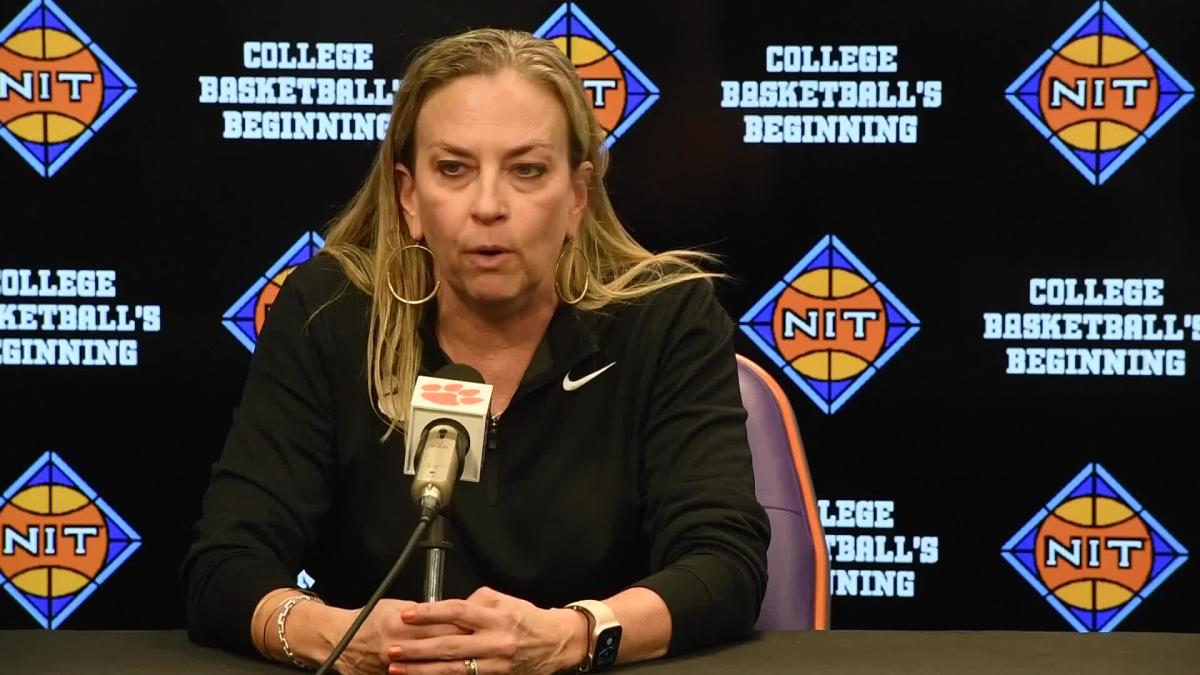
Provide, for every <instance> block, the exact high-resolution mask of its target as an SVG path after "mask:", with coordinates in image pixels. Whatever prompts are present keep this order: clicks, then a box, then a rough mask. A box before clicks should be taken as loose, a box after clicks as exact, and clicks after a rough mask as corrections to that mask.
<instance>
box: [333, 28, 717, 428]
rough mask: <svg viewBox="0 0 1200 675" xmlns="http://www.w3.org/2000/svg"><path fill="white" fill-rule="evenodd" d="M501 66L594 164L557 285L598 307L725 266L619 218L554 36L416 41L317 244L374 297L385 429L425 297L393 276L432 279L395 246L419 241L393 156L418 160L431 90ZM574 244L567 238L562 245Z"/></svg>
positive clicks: (371, 347) (423, 261) (410, 281)
mask: <svg viewBox="0 0 1200 675" xmlns="http://www.w3.org/2000/svg"><path fill="white" fill-rule="evenodd" d="M505 68H510V69H512V70H514V71H516V72H517V73H519V74H520V75H522V76H524V77H526V78H528V79H529V80H530V81H531V82H534V83H536V84H539V85H541V86H544V87H546V88H547V89H548V90H549V91H551V92H553V93H554V94H555V95H557V96H558V97H559V98H560V99H561V100H562V103H563V106H564V108H565V109H566V113H567V124H568V132H569V136H570V138H569V146H568V147H569V160H570V163H571V167H572V169H575V168H578V167H579V165H580V164H581V163H582V162H583V161H589V162H591V163H592V165H593V167H594V170H593V173H592V175H591V179H590V182H589V185H588V204H587V209H586V211H585V213H584V216H583V219H582V222H581V223H580V227H579V234H578V236H577V237H576V238H575V240H574V241H573V243H574V245H575V246H578V247H579V248H580V250H581V252H582V253H583V254H584V255H573V254H567V255H560V258H559V260H560V264H559V266H558V269H557V271H556V274H557V277H556V285H557V287H558V289H559V292H560V294H561V296H562V297H564V298H570V299H572V300H574V299H575V298H577V297H580V296H581V295H582V297H581V299H580V300H579V301H578V303H577V304H576V305H575V306H576V307H577V308H579V309H581V310H599V309H602V308H604V307H606V306H608V305H610V304H613V303H619V302H627V301H630V300H634V299H637V298H641V297H643V296H646V295H648V294H651V293H654V292H655V291H658V290H660V289H662V288H665V287H667V286H670V285H673V284H678V283H681V282H684V281H688V280H692V279H698V278H711V277H718V276H723V275H721V274H717V273H714V272H709V271H706V270H705V269H703V268H702V265H707V264H709V263H714V262H715V261H716V258H715V256H713V255H711V254H708V253H704V252H700V251H692V250H673V251H666V252H663V253H657V254H655V253H651V252H650V251H648V250H646V249H645V248H644V247H643V246H641V245H640V244H638V243H637V242H636V241H634V239H633V237H631V236H630V234H629V232H627V231H626V230H625V228H624V227H623V226H622V225H621V222H620V221H619V220H617V215H616V213H614V212H613V207H612V204H611V203H610V202H609V199H608V193H607V191H606V190H605V188H604V176H605V173H606V172H607V170H608V153H607V152H606V151H604V138H605V134H604V131H603V129H601V128H600V125H599V123H598V122H597V120H596V117H595V115H594V114H593V112H592V108H591V106H590V105H589V103H588V99H587V95H586V93H585V92H584V89H583V86H582V83H581V82H580V80H579V76H578V75H577V74H576V72H575V68H574V67H573V66H572V65H571V62H570V61H569V60H568V59H567V57H566V55H565V54H563V52H562V51H561V50H560V49H559V48H558V47H557V46H555V44H554V43H553V42H551V41H548V40H542V39H540V38H535V37H534V36H532V35H530V34H529V33H526V32H520V31H512V30H497V29H479V30H472V31H469V32H465V33H461V34H458V35H454V36H450V37H446V38H442V39H439V40H436V41H434V42H432V43H430V44H428V45H426V46H425V47H423V48H421V49H420V50H418V51H417V52H416V54H415V55H414V57H413V59H412V61H411V62H410V64H409V66H408V68H407V70H406V72H405V73H404V80H403V82H402V84H401V85H400V89H399V91H398V92H397V93H396V100H395V104H394V106H393V108H392V114H391V121H390V123H389V124H388V131H387V137H386V138H385V139H384V140H383V142H382V143H381V144H380V146H379V151H378V153H377V154H376V156H375V160H374V163H373V164H372V166H371V171H370V174H369V175H368V176H367V178H366V181H365V182H364V183H363V185H362V187H360V188H359V190H358V192H357V193H356V194H355V196H354V198H353V199H352V200H351V201H350V203H349V204H348V205H347V206H346V208H345V209H344V210H343V211H342V213H340V214H339V215H338V216H337V217H336V218H335V219H334V220H333V222H332V223H331V225H330V229H329V231H328V233H327V236H326V238H325V247H324V249H322V252H323V253H327V254H329V255H332V256H333V257H334V258H336V259H337V261H338V262H339V263H340V265H341V267H342V268H343V270H344V271H345V274H346V276H347V277H348V278H349V280H350V282H351V283H352V284H354V285H355V286H356V287H357V288H359V289H360V290H361V291H363V292H364V293H366V294H367V295H369V296H370V297H371V312H370V314H371V315H370V331H369V334H368V344H367V368H366V376H367V386H368V388H369V390H370V393H371V395H372V396H371V400H373V401H375V402H376V408H377V410H378V412H379V413H380V414H381V415H382V416H383V418H384V420H385V421H386V422H387V423H388V430H387V434H390V433H391V432H392V431H393V430H395V429H401V430H403V429H404V428H405V427H406V426H407V421H408V420H407V418H408V408H409V404H410V401H411V396H412V388H413V385H414V383H415V382H416V378H417V375H418V372H419V370H420V366H421V351H422V348H423V345H422V344H421V337H420V334H419V332H418V330H417V328H418V326H419V325H420V322H421V318H422V307H421V306H420V305H409V304H405V303H401V302H399V301H397V299H396V298H395V297H393V295H392V292H391V290H390V289H389V283H390V288H391V289H394V290H395V292H396V293H397V294H399V295H400V296H401V297H404V298H414V299H415V298H421V297H424V296H425V295H426V294H428V293H429V292H430V289H432V288H433V283H434V279H433V268H432V265H431V264H430V262H431V261H429V260H428V258H427V256H423V255H412V256H409V255H400V254H399V251H400V250H401V249H402V248H403V247H405V246H408V245H411V244H416V243H418V242H417V241H415V240H413V239H412V237H411V236H410V235H409V234H408V228H407V226H406V225H405V222H404V215H403V213H402V212H401V210H400V208H399V204H398V202H397V194H396V183H395V173H394V172H395V164H396V162H397V161H399V162H402V163H403V164H404V165H405V166H406V167H408V168H409V170H410V171H411V170H412V169H413V168H414V164H413V160H414V152H415V150H414V147H413V141H414V135H415V133H416V122H417V114H418V113H419V112H420V110H421V106H422V105H423V104H424V102H425V100H426V99H427V98H428V97H429V96H430V94H431V93H433V92H434V91H436V90H437V89H438V88H439V87H442V86H444V85H446V84H447V83H448V82H450V81H452V80H454V79H455V78H458V77H463V76H466V75H488V74H493V73H496V72H498V71H500V70H501V69H505ZM569 245H570V242H568V243H564V247H565V246H569ZM564 250H565V248H564ZM410 258H411V260H410ZM585 261H586V262H585ZM585 287H586V292H585V290H584V289H585ZM387 434H385V437H386V435H387Z"/></svg>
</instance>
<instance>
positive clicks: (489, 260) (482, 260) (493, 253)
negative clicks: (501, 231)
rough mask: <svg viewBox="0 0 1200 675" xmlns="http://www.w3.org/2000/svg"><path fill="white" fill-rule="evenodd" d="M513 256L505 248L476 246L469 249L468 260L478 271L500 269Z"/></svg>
mask: <svg viewBox="0 0 1200 675" xmlns="http://www.w3.org/2000/svg"><path fill="white" fill-rule="evenodd" d="M511 254H512V251H511V250H510V249H507V248H504V247H503V246H476V247H474V248H470V249H467V259H468V260H470V261H471V265H472V266H474V267H476V268H478V269H485V270H486V269H499V268H500V267H501V266H503V265H504V264H505V263H504V261H505V260H507V259H508V257H509V256H510V255H511Z"/></svg>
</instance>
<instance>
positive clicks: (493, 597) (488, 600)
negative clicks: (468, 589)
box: [467, 586, 508, 607]
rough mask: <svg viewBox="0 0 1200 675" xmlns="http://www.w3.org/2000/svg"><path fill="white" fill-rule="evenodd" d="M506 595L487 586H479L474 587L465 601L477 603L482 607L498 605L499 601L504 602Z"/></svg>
mask: <svg viewBox="0 0 1200 675" xmlns="http://www.w3.org/2000/svg"><path fill="white" fill-rule="evenodd" d="M507 597H508V596H506V595H504V594H503V593H501V592H499V591H496V590H493V589H491V588H488V587H487V586H480V587H479V588H477V589H475V592H474V593H472V594H471V597H469V598H467V601H468V602H475V603H478V604H480V605H483V606H484V607H497V606H499V605H500V603H502V602H504V600H505V599H506V598H507Z"/></svg>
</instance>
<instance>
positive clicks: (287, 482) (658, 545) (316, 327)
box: [181, 254, 770, 654]
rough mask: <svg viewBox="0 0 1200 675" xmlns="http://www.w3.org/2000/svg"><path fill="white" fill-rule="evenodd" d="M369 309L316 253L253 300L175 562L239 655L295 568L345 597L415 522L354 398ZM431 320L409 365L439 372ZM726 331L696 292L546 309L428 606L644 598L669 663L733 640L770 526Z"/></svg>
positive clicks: (377, 576) (420, 565) (751, 612)
mask: <svg viewBox="0 0 1200 675" xmlns="http://www.w3.org/2000/svg"><path fill="white" fill-rule="evenodd" d="M429 307H432V303H431V305H429ZM318 309H319V311H318ZM369 309H370V298H369V297H368V296H366V295H365V294H363V293H362V292H360V291H359V290H357V289H356V288H355V287H354V286H353V285H351V284H349V283H348V281H347V279H346V276H345V275H344V273H343V272H342V270H341V268H340V266H339V265H338V263H337V262H336V261H335V260H333V259H332V258H330V257H329V256H328V255H324V254H322V255H318V256H316V257H314V258H312V259H311V260H309V261H308V262H306V263H304V264H302V265H300V266H299V267H297V268H296V269H295V270H294V271H293V273H292V274H291V275H290V276H289V277H288V279H287V281H286V282H285V283H284V285H283V288H282V289H281V290H280V293H279V296H278V297H277V298H276V301H275V303H274V304H273V305H272V307H271V311H270V314H269V319H268V320H267V321H266V324H265V326H264V327H263V330H262V333H261V334H260V336H259V341H258V344H257V346H256V349H255V352H254V355H253V357H252V358H251V362H250V367H249V372H248V375H247V379H246V383H245V388H244V391H243V394H242V400H241V403H240V405H239V406H238V408H237V410H236V411H235V414H234V419H233V424H232V426H231V428H230V431H229V434H228V437H227V439H226V443H225V447H224V451H223V452H222V454H221V456H220V458H219V459H218V461H217V462H216V463H215V464H214V465H213V469H212V477H211V482H210V484H209V487H208V490H207V492H206V494H205V497H204V502H203V511H202V515H201V517H200V519H199V521H198V522H197V523H196V525H195V527H194V535H195V539H194V542H193V544H192V547H191V549H190V550H189V552H188V554H187V556H186V558H185V560H184V563H183V568H182V571H181V573H182V578H183V580H184V583H185V585H186V593H187V628H188V632H189V635H190V636H191V638H192V639H193V640H195V641H197V642H199V643H201V644H209V645H219V646H223V647H226V648H229V649H233V650H237V651H241V652H246V653H253V652H254V648H253V645H252V642H251V639H250V618H251V614H252V613H253V611H254V608H255V606H256V604H257V603H258V601H259V600H260V599H261V598H262V596H263V595H265V594H266V593H267V592H268V591H270V590H272V589H275V588H281V587H290V586H295V584H296V575H297V573H298V572H299V571H300V570H301V569H304V570H306V571H307V572H308V573H309V574H310V575H311V576H312V577H313V578H315V579H316V585H315V586H314V588H313V591H314V592H316V593H317V594H318V595H320V596H321V597H322V598H323V599H324V600H325V601H326V602H328V603H329V604H331V605H335V606H340V607H346V608H357V607H361V606H362V605H363V604H364V603H365V602H366V600H367V599H368V598H369V597H370V595H371V593H372V592H373V591H374V589H375V588H376V586H377V585H378V584H379V583H380V582H381V581H382V579H383V577H384V576H385V575H386V573H387V571H388V570H389V569H390V568H391V566H392V565H393V563H394V562H395V560H396V558H397V557H398V555H399V553H400V551H401V549H402V548H403V546H404V544H405V542H406V541H407V539H408V537H409V535H410V534H411V532H412V529H413V527H414V526H415V525H416V523H417V516H418V509H417V507H416V505H415V504H414V503H413V500H412V498H411V496H410V487H411V481H412V478H411V477H410V476H406V475H405V474H404V467H403V464H404V435H403V434H402V433H393V434H392V435H390V436H389V437H388V439H387V440H386V441H383V442H381V441H380V439H381V437H382V436H383V435H384V432H385V430H386V424H385V423H384V421H383V420H382V419H381V418H380V417H379V415H378V414H377V413H376V412H375V409H374V406H373V405H372V403H371V401H370V398H369V396H368V390H367V385H366V382H367V380H366V365H365V364H366V345H367V331H368V316H369ZM432 324H433V316H432V310H430V311H427V312H426V317H425V320H424V321H423V324H422V329H421V334H422V335H423V336H424V338H423V343H424V350H423V352H422V372H423V373H426V374H431V373H433V372H434V371H436V370H437V369H438V368H439V367H441V366H442V365H444V364H445V363H446V357H445V355H444V354H443V353H442V351H441V350H440V349H439V348H438V346H437V342H436V340H435V339H433V337H432V330H431V326H432ZM733 331H734V329H733V325H732V322H731V321H730V319H729V317H728V315H727V314H726V313H725V311H724V310H723V309H722V308H721V306H720V304H719V303H718V302H717V300H716V297H715V295H714V293H713V290H712V287H711V284H709V283H707V282H705V281H694V282H685V283H682V284H678V285H675V286H672V287H669V288H667V289H664V290H661V291H658V292H656V293H654V294H652V295H650V296H648V297H646V298H644V299H642V300H639V301H635V302H631V303H624V304H621V305H617V306H612V307H609V308H606V309H604V310H602V311H600V312H587V311H580V310H576V309H574V308H573V307H570V306H568V305H562V306H560V308H559V309H558V310H557V311H556V313H555V314H554V316H553V318H552V319H551V322H550V325H549V328H548V330H547V332H546V335H545V337H544V338H543V340H542V342H541V344H540V345H539V347H538V348H537V350H536V352H535V355H534V357H533V359H532V361H531V363H530V365H529V367H528V369H527V371H526V373H525V375H524V378H523V379H522V381H521V383H520V385H519V387H518V389H517V391H516V394H515V395H514V397H513V399H512V401H511V402H510V404H509V406H508V408H507V410H506V411H505V412H504V414H503V415H501V418H500V420H499V421H498V422H497V423H496V425H495V434H494V438H495V447H494V448H493V449H489V450H487V451H486V453H485V456H484V461H483V469H482V479H481V481H480V482H479V483H467V482H460V483H459V484H458V485H457V486H456V487H455V490H454V501H453V503H452V504H451V507H450V509H449V512H448V513H447V531H448V538H449V540H450V541H451V543H452V545H453V549H452V550H451V551H450V552H449V553H448V554H447V556H446V566H445V579H444V596H445V597H451V598H452V597H467V596H468V595H470V594H471V593H472V592H473V591H474V590H475V589H476V588H478V587H480V586H483V585H486V586H490V587H492V588H495V589H496V590H499V591H501V592H504V593H508V594H510V595H513V596H517V597H520V598H524V599H525V600H528V601H530V602H532V603H534V604H535V605H538V606H540V607H561V606H563V605H564V604H566V603H568V602H571V601H574V600H580V599H586V598H593V599H604V598H607V597H609V596H611V595H613V594H615V593H617V592H619V591H621V590H622V589H624V588H628V587H631V586H642V587H646V588H649V589H651V590H653V591H654V592H656V593H658V595H660V596H661V597H662V598H663V600H664V601H665V603H666V605H667V607H668V609H669V610H670V614H671V621H672V636H671V645H670V653H672V654H676V653H681V652H684V651H688V650H691V649H695V648H698V647H702V646H707V645H712V644H716V643H720V642H723V641H726V640H729V639H733V638H736V637H740V636H742V635H745V634H746V633H748V632H749V631H750V630H751V628H752V627H753V625H754V622H755V620H756V618H757V615H758V610H759V606H760V603H761V601H762V596H763V593H764V589H765V587H766V559H767V553H766V551H767V543H768V540H769V537H770V530H769V527H770V526H769V523H768V520H767V518H766V515H765V513H764V511H763V510H762V508H761V506H760V505H759V504H758V502H757V501H756V499H755V494H754V477H753V472H752V467H751V458H750V450H749V446H748V444H747V441H746V428H745V419H746V417H745V416H746V413H745V410H744V408H743V407H742V402H741V397H740V392H739V389H738V381H737V371H736V363H735V360H734V351H733ZM609 364H613V365H611V367H608V369H607V370H604V372H601V373H599V374H597V375H595V377H592V378H591V379H590V380H588V381H587V382H586V383H584V384H583V385H582V386H578V387H577V388H576V387H573V386H570V385H568V386H564V382H568V381H570V382H572V383H575V382H578V381H579V380H581V379H583V378H586V377H588V376H589V375H591V374H595V373H597V371H599V370H600V369H602V368H605V367H606V366H609ZM424 567H425V566H424V556H423V555H421V554H420V553H419V552H418V554H417V555H414V556H413V557H412V558H411V559H410V560H409V563H408V564H407V565H406V567H405V569H404V571H403V572H402V573H401V575H400V578H399V580H398V581H397V582H396V584H395V585H394V586H393V587H392V588H391V589H390V591H389V593H388V597H394V598H404V599H410V600H419V599H420V598H421V589H422V582H423V579H424Z"/></svg>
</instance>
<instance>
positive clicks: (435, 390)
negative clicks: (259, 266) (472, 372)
mask: <svg viewBox="0 0 1200 675" xmlns="http://www.w3.org/2000/svg"><path fill="white" fill-rule="evenodd" d="M421 398H423V399H425V400H426V401H433V402H434V403H436V404H438V405H472V404H475V403H481V402H483V399H482V398H479V390H478V389H463V386H462V385H461V384H447V385H445V386H442V385H440V384H426V385H424V386H422V387H421Z"/></svg>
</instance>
